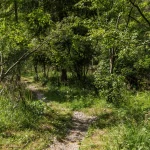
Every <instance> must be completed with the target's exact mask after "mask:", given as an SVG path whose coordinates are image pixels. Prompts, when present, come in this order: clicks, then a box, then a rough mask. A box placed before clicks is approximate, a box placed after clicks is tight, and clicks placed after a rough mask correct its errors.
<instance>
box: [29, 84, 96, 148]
mask: <svg viewBox="0 0 150 150" xmlns="http://www.w3.org/2000/svg"><path fill="white" fill-rule="evenodd" d="M28 89H29V90H31V91H32V92H34V93H35V95H36V97H37V99H39V100H41V99H44V98H45V97H44V94H43V93H42V92H40V91H39V90H38V88H36V86H33V85H29V86H28ZM96 119H97V117H96V116H88V115H85V114H84V113H83V112H79V111H74V112H73V115H72V122H71V123H72V125H71V128H70V129H68V133H67V135H66V137H65V138H64V139H61V141H58V140H57V139H56V138H54V140H53V144H52V145H50V147H48V148H46V149H45V150H79V147H80V143H81V142H82V140H83V139H84V138H85V136H86V134H87V131H88V127H89V126H90V125H91V124H92V123H93V122H94V121H96Z"/></svg>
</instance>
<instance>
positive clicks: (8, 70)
mask: <svg viewBox="0 0 150 150" xmlns="http://www.w3.org/2000/svg"><path fill="white" fill-rule="evenodd" d="M47 41H48V40H46V41H44V42H43V43H42V44H40V45H39V46H38V47H37V48H36V49H34V50H33V51H31V52H29V51H27V52H26V53H24V54H23V55H22V56H21V57H20V58H19V59H18V60H17V61H16V62H15V63H14V64H13V65H11V66H10V67H9V68H8V69H7V71H6V72H5V73H3V74H2V75H0V81H2V80H3V79H4V78H5V77H6V76H7V75H8V74H9V72H10V71H11V70H12V69H13V68H14V67H15V66H16V65H17V64H19V63H20V62H21V61H22V60H24V59H26V58H27V57H29V56H31V55H32V54H33V53H34V52H36V51H38V50H39V48H40V47H41V46H42V45H43V44H44V43H47Z"/></svg>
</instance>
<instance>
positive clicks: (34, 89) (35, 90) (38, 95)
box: [27, 85, 45, 100]
mask: <svg viewBox="0 0 150 150" xmlns="http://www.w3.org/2000/svg"><path fill="white" fill-rule="evenodd" d="M27 88H28V89H29V90H30V91H31V92H33V93H34V94H35V96H36V98H37V99H38V100H41V99H44V98H45V97H44V94H43V93H42V92H40V90H39V89H38V88H37V87H36V86H34V85H29V86H28V87H27Z"/></svg>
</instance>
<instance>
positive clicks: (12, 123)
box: [0, 96, 44, 131]
mask: <svg viewBox="0 0 150 150" xmlns="http://www.w3.org/2000/svg"><path fill="white" fill-rule="evenodd" d="M0 107H1V109H0V111H1V113H0V117H1V121H0V126H1V130H2V131H3V130H6V129H20V128H32V127H36V124H38V121H39V119H40V118H41V115H42V114H43V112H44V105H43V103H42V102H39V101H33V102H30V103H28V104H25V103H23V102H22V101H20V102H14V101H13V100H10V99H6V98H5V97H3V96H2V97H1V100H0Z"/></svg>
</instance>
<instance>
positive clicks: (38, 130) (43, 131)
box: [0, 89, 71, 150]
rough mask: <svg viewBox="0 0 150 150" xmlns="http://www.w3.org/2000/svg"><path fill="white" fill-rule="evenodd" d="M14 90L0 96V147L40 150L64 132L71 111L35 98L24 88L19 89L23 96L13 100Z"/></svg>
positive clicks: (62, 135)
mask: <svg viewBox="0 0 150 150" xmlns="http://www.w3.org/2000/svg"><path fill="white" fill-rule="evenodd" d="M13 90H14V89H13ZM14 93H15V94H14ZM14 93H11V91H9V92H8V91H6V92H3V94H2V95H1V97H0V149H4V150H5V149H27V150H30V149H37V150H38V149H39V150H42V149H44V148H46V147H49V145H50V143H51V142H52V140H53V138H54V137H55V136H56V137H57V138H59V139H61V138H63V137H64V136H65V134H66V133H67V132H66V131H67V130H68V128H69V127H70V119H71V113H70V111H68V110H67V109H66V110H64V111H63V112H62V110H60V109H59V108H58V107H55V106H51V104H50V103H45V102H43V101H38V100H36V99H34V97H32V96H30V94H29V93H28V91H26V90H23V91H22V94H23V95H24V97H25V99H23V100H22V99H20V100H19V101H16V100H18V98H19V92H18V93H17V92H16V91H15V92H14ZM14 96H16V98H14Z"/></svg>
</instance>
